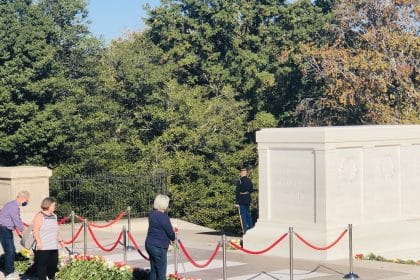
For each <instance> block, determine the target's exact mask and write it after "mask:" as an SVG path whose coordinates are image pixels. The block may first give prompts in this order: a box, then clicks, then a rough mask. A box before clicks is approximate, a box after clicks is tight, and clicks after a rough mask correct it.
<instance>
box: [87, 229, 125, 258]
mask: <svg viewBox="0 0 420 280" xmlns="http://www.w3.org/2000/svg"><path fill="white" fill-rule="evenodd" d="M88 230H89V234H90V236H91V237H92V239H93V241H94V242H95V244H96V245H97V246H98V247H99V249H101V250H102V251H104V252H111V251H113V250H114V249H115V248H116V247H117V245H118V244H119V242H120V240H121V238H122V232H120V235H118V238H117V241H115V243H114V245H112V246H111V247H110V248H105V247H104V246H102V245H101V244H100V243H99V241H98V239H96V237H95V235H94V234H93V231H92V229H91V228H90V226H88Z"/></svg>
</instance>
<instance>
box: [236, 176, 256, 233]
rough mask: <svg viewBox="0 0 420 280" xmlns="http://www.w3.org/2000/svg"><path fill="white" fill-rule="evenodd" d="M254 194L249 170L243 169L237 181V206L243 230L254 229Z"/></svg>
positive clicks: (244, 231)
mask: <svg viewBox="0 0 420 280" xmlns="http://www.w3.org/2000/svg"><path fill="white" fill-rule="evenodd" d="M252 192H253V185H252V181H251V179H249V178H248V170H247V169H246V168H241V171H240V178H239V179H238V180H237V181H236V205H237V206H238V207H239V212H240V215H241V219H242V230H243V233H244V234H245V233H246V231H247V230H248V229H250V228H252V227H253V222H252V217H251V210H250V207H249V205H250V204H251V193H252Z"/></svg>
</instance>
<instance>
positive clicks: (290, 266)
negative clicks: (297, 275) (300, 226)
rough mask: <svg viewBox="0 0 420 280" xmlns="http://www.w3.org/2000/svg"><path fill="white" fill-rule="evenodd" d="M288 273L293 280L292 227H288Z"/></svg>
mask: <svg viewBox="0 0 420 280" xmlns="http://www.w3.org/2000/svg"><path fill="white" fill-rule="evenodd" d="M289 275H290V280H293V227H289Z"/></svg>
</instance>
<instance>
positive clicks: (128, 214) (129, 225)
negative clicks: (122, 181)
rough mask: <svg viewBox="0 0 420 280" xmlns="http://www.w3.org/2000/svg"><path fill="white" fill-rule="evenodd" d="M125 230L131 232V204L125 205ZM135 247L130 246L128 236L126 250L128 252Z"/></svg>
mask: <svg viewBox="0 0 420 280" xmlns="http://www.w3.org/2000/svg"><path fill="white" fill-rule="evenodd" d="M127 231H128V232H131V206H128V207H127ZM134 249H135V248H134V247H133V246H131V241H130V238H128V239H127V250H128V251H129V252H130V251H132V250H134Z"/></svg>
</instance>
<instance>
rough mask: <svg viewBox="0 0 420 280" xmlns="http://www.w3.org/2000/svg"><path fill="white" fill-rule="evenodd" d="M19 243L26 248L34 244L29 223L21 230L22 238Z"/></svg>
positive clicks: (30, 247)
mask: <svg viewBox="0 0 420 280" xmlns="http://www.w3.org/2000/svg"><path fill="white" fill-rule="evenodd" d="M20 245H22V247H24V248H26V249H32V248H33V247H34V245H35V238H34V235H33V233H32V225H29V226H28V227H27V228H26V229H25V230H24V231H22V239H21V240H20Z"/></svg>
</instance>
